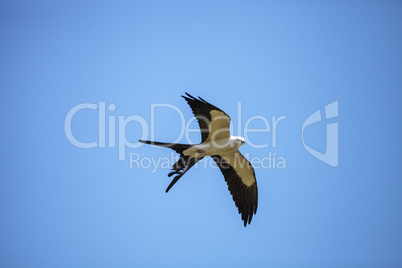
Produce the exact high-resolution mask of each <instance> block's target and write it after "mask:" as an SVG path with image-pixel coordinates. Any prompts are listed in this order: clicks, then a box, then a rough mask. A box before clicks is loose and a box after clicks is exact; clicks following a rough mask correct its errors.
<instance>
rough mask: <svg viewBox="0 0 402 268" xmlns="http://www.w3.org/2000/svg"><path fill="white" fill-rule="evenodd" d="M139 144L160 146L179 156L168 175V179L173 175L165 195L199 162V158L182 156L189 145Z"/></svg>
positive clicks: (147, 142)
mask: <svg viewBox="0 0 402 268" xmlns="http://www.w3.org/2000/svg"><path fill="white" fill-rule="evenodd" d="M139 142H142V143H146V144H150V145H156V146H161V147H165V148H170V149H172V150H174V151H176V152H177V153H178V154H180V159H179V160H178V161H177V162H176V163H175V164H174V165H173V166H172V171H171V172H170V173H169V174H168V177H171V176H173V175H175V174H177V176H175V177H174V178H173V180H172V181H171V183H170V184H169V186H168V187H167V188H166V193H167V192H169V190H170V188H172V187H173V185H175V183H176V182H177V181H178V180H179V179H180V178H181V177H182V176H183V175H184V174H185V173H186V172H187V171H188V170H189V169H190V168H191V167H192V166H194V164H195V163H197V162H198V161H200V160H201V159H202V157H201V158H191V157H190V156H186V155H184V154H183V151H184V150H187V149H188V148H190V147H191V146H192V145H189V144H180V143H165V142H157V141H144V140H139Z"/></svg>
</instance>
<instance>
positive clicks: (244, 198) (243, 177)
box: [139, 92, 258, 226]
mask: <svg viewBox="0 0 402 268" xmlns="http://www.w3.org/2000/svg"><path fill="white" fill-rule="evenodd" d="M182 97H183V98H184V99H185V100H186V101H187V103H188V104H189V105H190V107H191V110H192V111H193V114H194V116H195V118H196V119H197V121H198V124H199V127H200V130H201V143H200V144H179V143H164V142H156V141H145V140H139V142H142V143H146V144H151V145H156V146H161V147H166V148H171V149H173V150H174V151H176V152H177V153H178V154H180V158H179V160H178V161H177V162H176V163H175V164H174V165H173V166H172V171H171V172H170V173H169V174H168V176H169V177H171V176H173V175H176V176H175V177H174V178H173V180H172V182H171V183H170V184H169V186H168V187H167V189H166V193H167V192H168V191H169V190H170V188H172V186H173V185H174V184H175V183H176V182H177V181H178V180H179V179H180V178H181V177H182V176H183V175H184V174H185V173H186V172H187V171H188V170H189V169H190V168H191V167H192V166H194V165H195V164H196V163H197V162H198V161H200V160H201V159H202V158H203V157H205V156H211V157H212V158H213V159H214V160H215V162H216V164H217V165H218V167H219V168H220V170H221V172H222V174H223V176H224V178H225V181H226V183H227V185H228V188H229V191H230V193H231V195H232V197H233V201H234V202H235V205H236V207H237V208H238V211H239V214H241V219H242V220H243V222H244V226H246V225H247V223H248V224H250V222H251V219H252V218H253V214H254V215H255V214H256V212H257V203H258V189H257V181H256V178H255V172H254V169H253V167H252V165H251V164H250V162H249V161H248V160H247V159H246V158H245V157H244V156H243V155H242V154H241V153H240V152H239V150H238V148H240V146H242V145H243V144H244V143H245V140H244V138H242V137H236V136H232V135H231V134H230V131H229V124H230V117H229V115H227V114H226V113H225V112H224V111H222V110H221V109H219V108H218V107H216V106H214V105H212V104H210V103H209V102H207V101H206V100H204V99H202V98H201V97H198V99H197V98H194V97H193V96H191V95H190V94H188V93H187V92H186V96H182Z"/></svg>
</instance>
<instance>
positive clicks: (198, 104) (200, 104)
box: [182, 92, 230, 142]
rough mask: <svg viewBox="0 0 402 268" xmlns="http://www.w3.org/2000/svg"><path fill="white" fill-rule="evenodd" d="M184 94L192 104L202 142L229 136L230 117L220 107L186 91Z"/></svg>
mask: <svg viewBox="0 0 402 268" xmlns="http://www.w3.org/2000/svg"><path fill="white" fill-rule="evenodd" d="M186 95H187V96H182V97H183V98H184V99H185V100H186V101H187V103H188V104H189V105H190V107H191V110H192V111H193V114H194V116H195V118H197V121H198V125H199V126H200V130H201V142H204V141H207V140H212V139H215V140H216V139H221V138H229V137H230V132H229V124H230V117H229V116H228V115H227V114H226V113H225V112H224V111H222V110H221V109H219V108H218V107H216V106H214V105H212V104H210V103H209V102H207V101H206V100H204V99H202V98H201V97H198V99H197V98H195V97H193V96H191V95H190V94H188V93H187V92H186Z"/></svg>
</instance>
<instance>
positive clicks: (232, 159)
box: [212, 150, 258, 226]
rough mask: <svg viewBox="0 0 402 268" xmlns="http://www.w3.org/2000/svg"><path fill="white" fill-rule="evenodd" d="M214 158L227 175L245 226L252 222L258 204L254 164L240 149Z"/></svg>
mask: <svg viewBox="0 0 402 268" xmlns="http://www.w3.org/2000/svg"><path fill="white" fill-rule="evenodd" d="M212 158H213V159H214V160H215V162H216V164H217V165H218V167H219V168H220V170H221V172H222V174H223V176H224V177H225V181H226V183H227V185H228V188H229V191H230V193H231V194H232V196H233V201H234V202H235V204H236V207H237V208H238V210H239V213H240V214H241V218H242V220H243V221H244V226H246V225H247V223H248V224H250V222H251V219H252V218H253V215H254V214H255V213H256V212H257V205H258V189H257V181H256V179H255V172H254V169H253V167H252V165H251V164H250V162H249V161H248V160H247V159H246V158H245V157H244V156H243V155H242V154H241V153H240V152H239V150H236V151H234V152H232V153H228V154H222V155H214V156H212Z"/></svg>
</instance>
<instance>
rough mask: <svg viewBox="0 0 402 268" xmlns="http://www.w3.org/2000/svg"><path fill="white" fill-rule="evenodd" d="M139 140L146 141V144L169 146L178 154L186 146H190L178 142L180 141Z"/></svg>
mask: <svg viewBox="0 0 402 268" xmlns="http://www.w3.org/2000/svg"><path fill="white" fill-rule="evenodd" d="M139 142H142V143H146V144H151V145H156V146H161V147H165V148H170V149H172V150H174V151H176V153H178V154H183V151H184V150H187V149H188V148H190V147H191V145H189V144H180V143H168V142H158V141H144V140H139Z"/></svg>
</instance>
